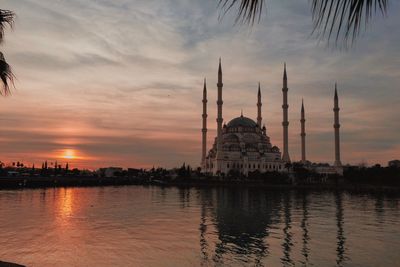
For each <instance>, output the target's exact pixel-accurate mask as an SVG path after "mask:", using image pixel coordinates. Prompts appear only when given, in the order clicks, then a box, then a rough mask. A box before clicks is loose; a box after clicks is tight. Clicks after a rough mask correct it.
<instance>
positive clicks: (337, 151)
mask: <svg viewBox="0 0 400 267" xmlns="http://www.w3.org/2000/svg"><path fill="white" fill-rule="evenodd" d="M339 110H340V108H339V97H338V93H337V84H336V83H335V97H334V107H333V112H334V124H333V128H334V129H335V164H334V165H335V167H341V166H342V162H341V161H340V133H339V129H340V123H339Z"/></svg>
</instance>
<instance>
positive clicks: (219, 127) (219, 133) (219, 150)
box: [217, 58, 224, 171]
mask: <svg viewBox="0 0 400 267" xmlns="http://www.w3.org/2000/svg"><path fill="white" fill-rule="evenodd" d="M223 86H224V85H223V83H222V67H221V58H220V59H219V66H218V83H217V87H218V100H217V107H218V114H217V171H220V170H221V162H220V160H221V159H222V142H221V141H222V140H221V139H222V122H223V119H222V104H223V101H222V87H223Z"/></svg>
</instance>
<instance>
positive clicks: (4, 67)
mask: <svg viewBox="0 0 400 267" xmlns="http://www.w3.org/2000/svg"><path fill="white" fill-rule="evenodd" d="M13 22H14V13H13V12H12V11H9V10H3V9H0V43H1V42H3V38H4V30H5V28H6V26H10V27H12V26H13ZM0 78H1V81H2V83H3V86H2V88H1V89H0V95H4V96H5V95H8V94H9V93H10V84H12V85H13V84H14V74H13V72H12V70H11V67H10V65H8V63H7V61H6V59H5V57H4V55H3V53H2V52H0Z"/></svg>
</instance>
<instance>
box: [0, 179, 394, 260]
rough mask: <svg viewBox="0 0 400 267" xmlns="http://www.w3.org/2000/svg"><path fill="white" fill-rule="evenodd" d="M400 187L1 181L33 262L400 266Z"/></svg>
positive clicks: (12, 223)
mask: <svg viewBox="0 0 400 267" xmlns="http://www.w3.org/2000/svg"><path fill="white" fill-rule="evenodd" d="M399 201H400V194H391V195H387V194H383V193H375V194H367V193H365V194H364V193H349V192H341V191H339V192H330V191H308V192H307V191H293V190H292V191H291V190H277V189H270V190H268V189H254V188H202V189H196V188H191V189H179V188H161V187H143V186H125V187H96V188H58V189H38V190H22V191H0V227H1V228H0V229H1V230H0V260H3V261H11V262H16V263H20V264H25V265H27V266H58V267H61V266H68V267H69V266H174V267H175V266H400V253H399V248H400V231H399V230H400V222H399V219H400V210H399Z"/></svg>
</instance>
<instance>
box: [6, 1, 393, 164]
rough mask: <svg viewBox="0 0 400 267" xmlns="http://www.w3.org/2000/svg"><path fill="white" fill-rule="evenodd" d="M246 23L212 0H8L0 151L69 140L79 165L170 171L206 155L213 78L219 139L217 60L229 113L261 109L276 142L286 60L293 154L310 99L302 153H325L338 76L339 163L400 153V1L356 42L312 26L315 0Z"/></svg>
mask: <svg viewBox="0 0 400 267" xmlns="http://www.w3.org/2000/svg"><path fill="white" fill-rule="evenodd" d="M268 4H269V9H268V10H267V14H266V16H264V17H263V19H262V21H261V22H260V23H259V24H255V25H254V26H253V27H249V26H245V25H233V24H234V23H233V21H234V14H231V13H229V14H227V15H226V16H225V17H223V19H222V20H221V19H219V15H220V13H219V11H218V9H217V5H216V2H215V1H213V0H206V1H189V0H165V1H161V0H150V1H129V0H118V1H110V0H100V1H78V0H70V1H51V0H21V1H12V0H6V1H4V2H3V3H2V8H6V9H10V10H13V11H15V12H16V13H17V15H18V18H17V21H16V25H15V30H14V31H8V32H7V33H6V42H5V43H4V44H3V46H2V50H3V52H5V54H6V56H7V59H8V60H9V62H10V63H11V64H12V66H13V69H14V70H15V72H16V74H17V77H18V81H17V90H16V91H15V92H14V95H13V96H12V97H9V98H2V99H0V132H1V133H0V158H1V160H3V161H4V160H5V161H16V160H24V161H26V162H40V161H43V160H45V159H50V158H51V157H55V155H54V151H59V150H60V149H63V148H65V147H68V148H74V149H77V150H79V151H80V152H81V153H82V154H85V155H86V158H87V159H88V160H86V161H83V160H82V161H80V162H79V164H80V165H81V166H85V167H98V166H105V165H121V166H131V165H135V166H137V167H139V165H143V166H152V165H153V164H155V165H162V166H166V167H172V166H176V165H180V164H181V163H182V162H184V161H185V162H188V163H190V164H192V165H197V164H198V161H199V158H200V156H199V155H200V135H201V133H200V127H201V116H200V114H201V93H202V83H203V78H204V77H207V86H208V92H209V93H208V95H209V102H208V103H209V106H208V109H209V117H208V125H209V128H210V129H209V130H210V131H209V136H208V137H209V140H208V142H209V146H210V145H211V143H212V142H213V140H214V136H215V128H216V124H215V115H216V105H215V100H216V86H215V84H216V82H217V81H216V79H217V75H216V71H217V62H218V58H219V57H222V59H223V72H224V92H223V97H224V110H223V112H224V113H223V117H224V119H225V121H229V120H230V119H232V118H234V117H235V116H238V115H239V114H240V110H241V109H243V110H244V113H245V115H246V116H249V117H252V118H255V117H256V105H255V103H256V91H257V83H258V82H259V81H260V82H261V86H262V94H263V118H264V121H265V123H266V125H267V128H268V130H267V131H268V134H269V135H270V136H271V141H272V142H273V144H275V145H278V146H281V144H282V129H281V120H282V111H281V110H282V108H281V98H282V96H281V94H282V92H281V87H282V65H283V62H284V61H286V62H287V63H288V75H289V88H290V89H289V105H290V108H289V119H290V129H289V131H290V153H291V157H292V158H293V159H299V158H300V150H299V143H300V137H299V132H300V128H299V127H300V122H299V119H300V112H299V111H300V103H301V99H302V98H304V99H305V103H306V116H307V124H306V127H307V148H308V150H307V151H308V157H309V158H310V159H312V160H315V161H327V162H332V160H333V151H332V148H333V146H332V144H333V129H332V123H333V122H332V120H333V118H332V97H333V85H334V83H335V82H338V86H339V87H338V88H339V95H340V103H341V123H342V128H341V131H342V140H343V141H342V148H343V153H342V154H343V159H344V161H345V162H351V163H358V162H360V161H361V160H365V159H370V160H371V161H376V162H380V163H383V164H385V163H386V162H387V161H388V160H389V159H392V158H394V157H395V156H396V155H398V154H399V153H398V152H400V150H399V143H398V140H397V137H396V136H397V133H398V131H399V130H400V129H399V127H400V126H399V125H397V124H395V123H394V122H395V121H396V119H397V114H399V112H400V107H399V105H398V101H397V99H400V90H399V88H398V84H400V75H399V74H400V73H399V71H398V66H399V64H400V59H399V58H398V57H397V56H396V55H398V54H399V52H400V51H399V47H398V43H399V41H400V37H399V36H398V35H396V34H393V32H396V30H397V28H398V25H399V22H400V19H399V18H397V17H396V16H395V15H394V14H397V13H398V11H400V4H399V3H392V6H391V9H390V10H389V12H390V13H389V16H388V18H387V19H385V20H383V19H377V20H375V21H374V23H373V24H371V26H370V27H369V28H368V29H367V31H366V33H365V34H363V35H362V36H361V37H360V39H359V40H358V42H357V43H356V45H355V46H354V47H353V48H352V49H350V50H347V51H346V50H337V49H332V48H329V47H326V46H325V45H326V44H324V43H320V44H318V42H317V40H316V39H315V38H314V37H313V36H311V35H310V33H311V30H312V21H311V16H310V11H309V3H308V1H306V0H302V1H296V2H279V1H278V2H269V3H268Z"/></svg>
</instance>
